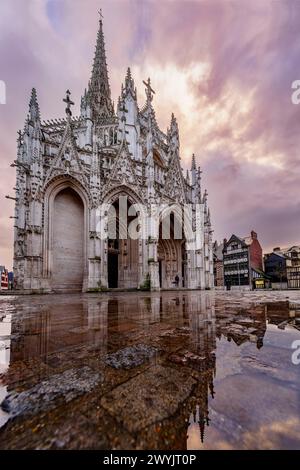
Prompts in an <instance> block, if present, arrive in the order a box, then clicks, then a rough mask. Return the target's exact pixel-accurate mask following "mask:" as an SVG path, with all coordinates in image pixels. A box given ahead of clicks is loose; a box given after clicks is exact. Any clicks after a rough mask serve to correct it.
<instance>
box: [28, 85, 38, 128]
mask: <svg viewBox="0 0 300 470" xmlns="http://www.w3.org/2000/svg"><path fill="white" fill-rule="evenodd" d="M29 119H30V120H31V121H35V120H40V108H39V104H38V100H37V93H36V89H35V88H32V90H31V97H30V102H29Z"/></svg>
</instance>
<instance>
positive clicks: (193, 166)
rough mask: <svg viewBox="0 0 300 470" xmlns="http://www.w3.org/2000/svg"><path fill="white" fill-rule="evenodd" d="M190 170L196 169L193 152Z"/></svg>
mask: <svg viewBox="0 0 300 470" xmlns="http://www.w3.org/2000/svg"><path fill="white" fill-rule="evenodd" d="M191 170H192V171H193V170H196V157H195V154H194V153H193V156H192V167H191Z"/></svg>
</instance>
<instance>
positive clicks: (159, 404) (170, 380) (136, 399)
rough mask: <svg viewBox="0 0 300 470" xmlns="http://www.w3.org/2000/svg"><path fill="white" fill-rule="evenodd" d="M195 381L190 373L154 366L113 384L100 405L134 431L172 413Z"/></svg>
mask: <svg viewBox="0 0 300 470" xmlns="http://www.w3.org/2000/svg"><path fill="white" fill-rule="evenodd" d="M195 384H196V381H195V380H194V379H193V378H192V377H191V376H190V373H189V372H187V371H183V370H182V371H178V370H177V369H173V368H171V367H161V366H158V365H157V366H154V367H151V368H150V369H147V370H146V371H145V372H144V373H141V374H139V375H138V376H137V377H134V378H132V379H130V380H129V381H128V382H126V383H124V384H122V385H119V386H118V387H116V388H115V389H114V390H113V391H112V392H111V393H110V394H108V395H107V396H105V397H103V398H102V400H101V404H102V406H103V407H104V408H105V409H106V410H107V411H108V412H109V413H110V414H111V415H113V416H114V417H115V419H116V420H117V421H118V422H120V423H121V424H123V426H124V427H125V428H127V429H128V430H129V432H137V431H139V430H141V429H143V428H144V427H146V426H149V425H150V424H153V423H155V422H157V421H161V420H163V419H165V418H168V417H169V416H172V415H174V413H176V411H177V409H178V408H179V407H180V406H181V404H182V403H183V402H184V401H185V400H186V399H187V398H188V396H189V395H190V394H191V392H192V389H193V386H194V385H195Z"/></svg>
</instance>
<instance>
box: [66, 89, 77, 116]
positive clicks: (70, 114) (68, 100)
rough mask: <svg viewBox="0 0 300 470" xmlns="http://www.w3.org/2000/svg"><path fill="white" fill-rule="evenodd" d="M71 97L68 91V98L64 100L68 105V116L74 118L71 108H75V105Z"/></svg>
mask: <svg viewBox="0 0 300 470" xmlns="http://www.w3.org/2000/svg"><path fill="white" fill-rule="evenodd" d="M70 95H71V92H70V90H67V91H66V97H65V98H64V99H63V102H64V103H66V104H67V107H66V114H67V115H68V116H70V117H71V116H72V111H71V106H73V105H74V104H75V103H74V102H73V101H72V100H71V99H70Z"/></svg>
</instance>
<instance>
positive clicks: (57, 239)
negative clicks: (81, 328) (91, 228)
mask: <svg viewBox="0 0 300 470" xmlns="http://www.w3.org/2000/svg"><path fill="white" fill-rule="evenodd" d="M51 224H52V263H53V265H52V273H51V274H52V275H51V278H52V289H53V290H54V291H82V286H83V277H84V204H83V201H82V199H81V197H80V196H79V194H78V193H77V192H76V191H75V190H74V189H72V188H71V187H66V188H64V189H62V190H61V191H60V192H58V193H57V194H56V196H55V198H54V201H53V210H52V221H51Z"/></svg>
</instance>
